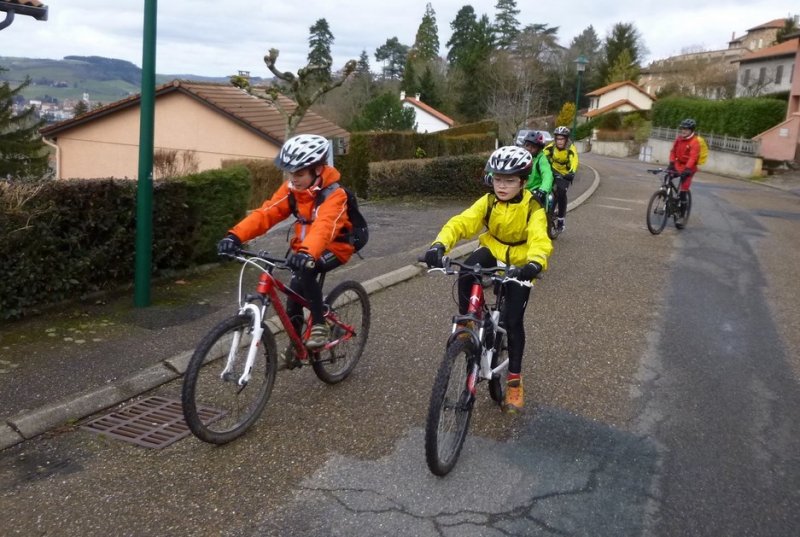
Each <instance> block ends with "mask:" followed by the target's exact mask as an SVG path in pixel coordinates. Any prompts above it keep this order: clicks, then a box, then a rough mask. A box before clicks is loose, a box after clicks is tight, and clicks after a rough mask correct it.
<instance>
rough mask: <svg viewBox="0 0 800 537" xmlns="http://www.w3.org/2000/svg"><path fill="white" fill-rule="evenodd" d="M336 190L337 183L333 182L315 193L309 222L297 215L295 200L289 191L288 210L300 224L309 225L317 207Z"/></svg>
mask: <svg viewBox="0 0 800 537" xmlns="http://www.w3.org/2000/svg"><path fill="white" fill-rule="evenodd" d="M337 188H339V183H338V182H334V183H331V184H329V185H328V186H326V187H325V188H322V189H320V191H319V192H317V195H316V197H315V198H314V210H313V211H312V213H311V220H306V219H305V218H304V217H302V216H300V215H299V214H297V200H296V199H294V193H293V192H292V191H291V190H290V191H289V210H290V211H291V213H292V215H294V217H295V218H296V219H297V220H298V221H299V222H300V223H301V224H310V223H311V222H313V221H314V213H316V210H317V207H319V206H320V205H322V202H324V201H325V200H326V199H327V197H328V195H329V194H330V193H331V192H333V191H334V190H336V189H337Z"/></svg>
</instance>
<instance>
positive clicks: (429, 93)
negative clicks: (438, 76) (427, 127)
mask: <svg viewBox="0 0 800 537" xmlns="http://www.w3.org/2000/svg"><path fill="white" fill-rule="evenodd" d="M417 87H418V89H419V94H420V97H419V99H420V101H422V102H423V103H425V104H427V105H429V106H432V107H433V108H437V109H438V108H440V107H441V106H442V99H441V97H440V96H439V90H438V89H437V88H436V80H435V79H434V76H433V69H432V68H431V66H430V65H428V66H427V67H425V70H424V71H423V72H422V76H420V77H419V84H418V85H417Z"/></svg>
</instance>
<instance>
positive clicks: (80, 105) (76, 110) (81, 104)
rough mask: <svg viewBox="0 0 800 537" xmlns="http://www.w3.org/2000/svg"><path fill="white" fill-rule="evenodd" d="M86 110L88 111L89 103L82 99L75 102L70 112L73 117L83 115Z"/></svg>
mask: <svg viewBox="0 0 800 537" xmlns="http://www.w3.org/2000/svg"><path fill="white" fill-rule="evenodd" d="M88 111H89V105H88V104H86V101H84V100H83V99H81V100H80V101H78V102H77V103H75V106H74V107H73V108H72V114H73V116H74V117H78V116H80V115H83V114H85V113H86V112H88Z"/></svg>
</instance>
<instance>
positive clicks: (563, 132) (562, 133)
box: [553, 125, 569, 138]
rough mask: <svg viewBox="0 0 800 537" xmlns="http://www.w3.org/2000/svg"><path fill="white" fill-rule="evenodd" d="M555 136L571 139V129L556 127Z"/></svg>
mask: <svg viewBox="0 0 800 537" xmlns="http://www.w3.org/2000/svg"><path fill="white" fill-rule="evenodd" d="M553 136H566V137H567V138H569V127H565V126H563V125H562V126H560V127H556V130H554V131H553Z"/></svg>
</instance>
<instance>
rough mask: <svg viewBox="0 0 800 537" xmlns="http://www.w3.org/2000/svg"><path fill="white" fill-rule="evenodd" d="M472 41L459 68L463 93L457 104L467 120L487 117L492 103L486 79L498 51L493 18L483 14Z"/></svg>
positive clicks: (473, 32) (460, 61)
mask: <svg viewBox="0 0 800 537" xmlns="http://www.w3.org/2000/svg"><path fill="white" fill-rule="evenodd" d="M470 37H471V40H470V42H469V45H468V48H467V49H466V51H465V55H464V57H463V58H462V59H461V60H459V63H458V67H459V69H460V71H461V73H462V75H463V80H462V87H461V95H460V100H459V102H458V104H457V105H456V107H457V109H458V110H459V112H461V113H462V114H463V115H464V117H465V119H467V121H477V120H480V119H483V117H484V114H485V113H486V109H487V106H488V95H489V91H490V89H491V88H490V85H489V84H485V83H484V84H480V83H476V81H478V80H486V79H487V77H486V76H485V75H486V73H487V69H488V64H489V58H490V57H491V54H492V52H493V51H494V34H493V32H492V24H491V22H490V21H489V17H487V16H486V15H482V16H481V18H480V19H479V20H478V21H477V22H476V24H475V27H474V28H473V31H472V35H471V36H470Z"/></svg>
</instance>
